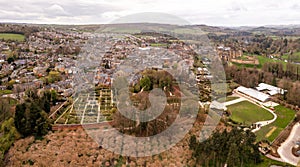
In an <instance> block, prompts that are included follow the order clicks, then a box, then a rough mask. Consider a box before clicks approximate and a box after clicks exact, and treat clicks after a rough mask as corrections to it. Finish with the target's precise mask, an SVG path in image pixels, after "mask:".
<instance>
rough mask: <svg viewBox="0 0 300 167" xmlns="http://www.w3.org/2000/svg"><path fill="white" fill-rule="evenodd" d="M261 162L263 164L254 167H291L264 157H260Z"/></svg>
mask: <svg viewBox="0 0 300 167" xmlns="http://www.w3.org/2000/svg"><path fill="white" fill-rule="evenodd" d="M262 160H263V162H262V163H260V164H257V165H255V167H268V166H272V165H277V166H286V167H291V166H292V165H289V164H288V163H284V162H279V161H275V160H272V159H269V158H267V157H265V156H262ZM246 166H247V165H246Z"/></svg>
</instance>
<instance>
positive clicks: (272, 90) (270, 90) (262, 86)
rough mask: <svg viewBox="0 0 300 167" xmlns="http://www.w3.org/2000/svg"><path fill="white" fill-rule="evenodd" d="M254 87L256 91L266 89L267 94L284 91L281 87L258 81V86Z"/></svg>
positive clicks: (282, 92)
mask: <svg viewBox="0 0 300 167" xmlns="http://www.w3.org/2000/svg"><path fill="white" fill-rule="evenodd" d="M256 89H257V90H258V91H268V94H269V95H271V96H273V95H277V94H284V91H285V90H283V89H281V88H278V87H276V86H272V85H269V84H265V83H260V84H259V85H258V87H256Z"/></svg>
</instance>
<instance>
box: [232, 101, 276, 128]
mask: <svg viewBox="0 0 300 167" xmlns="http://www.w3.org/2000/svg"><path fill="white" fill-rule="evenodd" d="M227 108H228V111H230V112H231V116H230V119H231V120H232V121H234V122H236V123H241V124H244V125H251V124H253V123H255V122H258V121H267V120H270V119H272V118H273V115H272V114H271V113H270V112H269V111H267V110H265V109H263V108H260V107H259V106H257V105H255V104H252V103H250V102H248V101H242V102H240V103H236V104H233V105H230V106H228V107H227Z"/></svg>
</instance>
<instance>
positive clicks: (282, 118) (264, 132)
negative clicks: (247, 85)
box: [256, 105, 296, 142]
mask: <svg viewBox="0 0 300 167" xmlns="http://www.w3.org/2000/svg"><path fill="white" fill-rule="evenodd" d="M275 113H276V114H277V117H278V118H277V119H276V121H275V122H273V123H271V124H270V125H267V126H264V127H262V128H261V129H260V130H259V131H258V132H256V135H257V141H261V140H268V141H270V142H272V141H273V140H274V139H275V138H276V137H277V136H278V135H279V134H280V132H281V131H282V130H283V129H285V127H286V126H287V125H288V124H289V123H290V122H291V121H292V120H293V119H294V118H295V114H296V112H295V111H293V110H291V109H288V108H285V107H284V106H281V105H279V106H277V107H275Z"/></svg>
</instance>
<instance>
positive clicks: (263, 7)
mask: <svg viewBox="0 0 300 167" xmlns="http://www.w3.org/2000/svg"><path fill="white" fill-rule="evenodd" d="M140 12H164V13H168V14H171V15H175V16H177V17H180V18H182V19H184V20H186V21H188V22H189V23H191V24H207V25H218V26H245V25H248V26H260V25H287V24H300V0H47V1H45V0H0V22H18V23H48V24H53V23H55V24H103V23H110V22H111V21H113V20H115V19H118V18H120V17H123V16H126V15H130V14H135V13H140Z"/></svg>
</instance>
